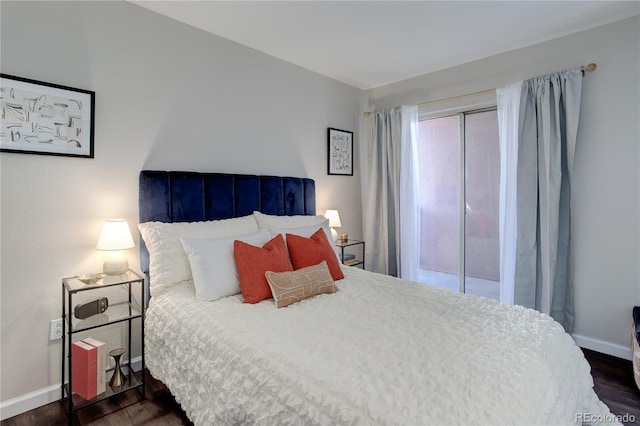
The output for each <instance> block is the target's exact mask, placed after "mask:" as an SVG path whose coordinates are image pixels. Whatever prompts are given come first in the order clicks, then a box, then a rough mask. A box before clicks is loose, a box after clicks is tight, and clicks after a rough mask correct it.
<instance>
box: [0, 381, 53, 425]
mask: <svg viewBox="0 0 640 426" xmlns="http://www.w3.org/2000/svg"><path fill="white" fill-rule="evenodd" d="M59 399H60V383H58V384H57V385H51V386H49V387H46V388H42V389H38V390H35V391H33V392H29V393H26V394H24V395H21V396H17V397H15V398H11V399H8V400H6V401H2V402H0V420H6V419H8V418H10V417H13V416H17V415H18V414H22V413H26V412H27V411H30V410H33V409H34V408H38V407H42V406H43V405H47V404H49V403H51V402H54V401H58V400H59Z"/></svg>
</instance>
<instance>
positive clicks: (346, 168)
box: [327, 127, 353, 176]
mask: <svg viewBox="0 0 640 426" xmlns="http://www.w3.org/2000/svg"><path fill="white" fill-rule="evenodd" d="M327 174H329V175H342V176H353V132H349V131H347V130H340V129H334V128H333V127H329V128H328V130H327Z"/></svg>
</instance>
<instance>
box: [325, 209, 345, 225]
mask: <svg viewBox="0 0 640 426" xmlns="http://www.w3.org/2000/svg"><path fill="white" fill-rule="evenodd" d="M324 217H326V218H327V219H329V227H330V228H341V227H342V222H340V214H339V213H338V210H327V211H326V212H324Z"/></svg>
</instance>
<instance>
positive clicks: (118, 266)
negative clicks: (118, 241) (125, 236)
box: [102, 250, 129, 275]
mask: <svg viewBox="0 0 640 426" xmlns="http://www.w3.org/2000/svg"><path fill="white" fill-rule="evenodd" d="M127 270H129V262H128V261H127V258H126V257H125V255H124V253H123V252H122V251H120V250H114V251H110V252H109V253H107V256H106V257H105V259H104V264H103V265H102V271H103V272H104V273H105V274H106V275H120V274H124V273H125V272H127Z"/></svg>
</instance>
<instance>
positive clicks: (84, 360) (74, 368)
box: [71, 341, 98, 399]
mask: <svg viewBox="0 0 640 426" xmlns="http://www.w3.org/2000/svg"><path fill="white" fill-rule="evenodd" d="M97 361H98V349H97V348H96V347H94V346H91V345H88V344H86V343H84V342H83V341H79V342H74V343H73V345H71V374H72V379H73V387H72V391H73V392H75V393H77V394H78V395H80V396H81V397H82V398H84V399H91V398H95V397H96V395H97V393H96V390H97V385H98V383H97V381H98V375H97V372H98V368H97V367H98V364H97Z"/></svg>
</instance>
